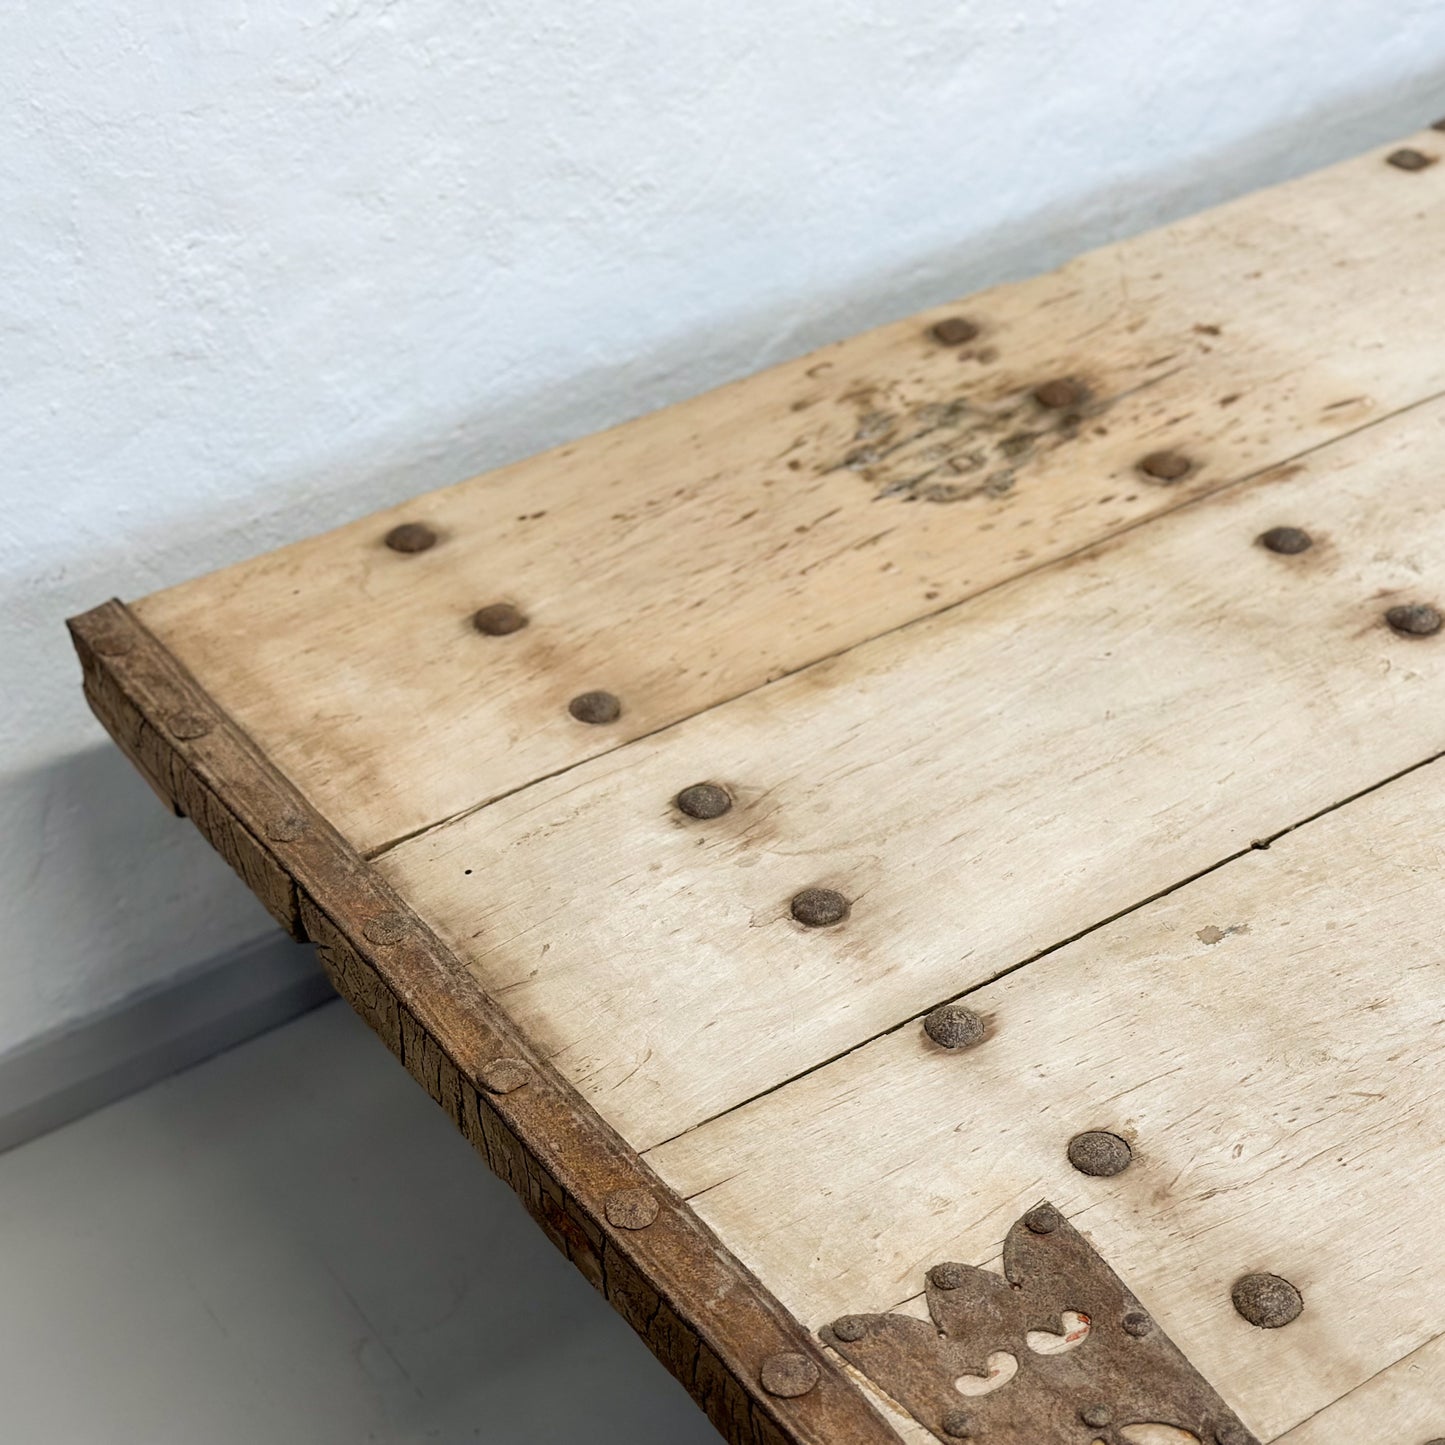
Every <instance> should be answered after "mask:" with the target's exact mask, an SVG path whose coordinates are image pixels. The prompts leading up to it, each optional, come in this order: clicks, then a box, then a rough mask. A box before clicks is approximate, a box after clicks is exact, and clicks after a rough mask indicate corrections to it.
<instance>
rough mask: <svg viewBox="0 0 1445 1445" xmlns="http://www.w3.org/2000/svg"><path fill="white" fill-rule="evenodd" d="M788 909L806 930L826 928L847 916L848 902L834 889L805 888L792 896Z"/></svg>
mask: <svg viewBox="0 0 1445 1445" xmlns="http://www.w3.org/2000/svg"><path fill="white" fill-rule="evenodd" d="M789 907H790V909H791V911H792V914H793V917H794V918H796V919H797V920H798V922H799V923H801V924H803V925H804V927H806V928H827V927H828V926H829V924H833V923H841V922H842V921H843V920H844V919H845V918H846V917H847V916H848V900H847V899H846V898H844V897H843V895H842V894H841V893H839V892H838V891H837V889H835V888H805V889H803V891H802V892H801V893H795V894H794V895H793V901H792V903H791V904H790V905H789Z"/></svg>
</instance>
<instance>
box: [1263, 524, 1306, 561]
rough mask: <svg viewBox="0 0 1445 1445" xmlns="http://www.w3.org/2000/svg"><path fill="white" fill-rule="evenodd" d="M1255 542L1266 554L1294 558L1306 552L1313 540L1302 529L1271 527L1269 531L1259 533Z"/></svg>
mask: <svg viewBox="0 0 1445 1445" xmlns="http://www.w3.org/2000/svg"><path fill="white" fill-rule="evenodd" d="M1257 540H1258V542H1259V545H1260V546H1261V547H1263V548H1264V549H1265V551H1267V552H1278V553H1280V555H1281V556H1284V557H1295V556H1298V555H1299V553H1301V552H1308V551H1309V549H1310V548H1311V547H1312V546H1314V540H1315V539H1314V538H1313V537H1311V536H1310V534H1309V533H1308V532H1306V531H1305V530H1304V528H1303V527H1271V528H1270V529H1269V531H1267V532H1261V533H1260V534H1259V537H1258V539H1257Z"/></svg>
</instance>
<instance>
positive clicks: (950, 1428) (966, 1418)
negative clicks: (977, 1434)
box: [940, 1410, 973, 1440]
mask: <svg viewBox="0 0 1445 1445" xmlns="http://www.w3.org/2000/svg"><path fill="white" fill-rule="evenodd" d="M940 1423H941V1427H942V1430H943V1433H944V1434H945V1435H947V1436H948V1437H949V1438H950V1439H952V1440H967V1439H968V1437H969V1436H970V1435H972V1434H973V1416H972V1415H970V1414H969V1413H968V1411H967V1410H950V1411H949V1412H948V1414H946V1415H945V1416H944V1417H943V1420H942V1421H941V1422H940Z"/></svg>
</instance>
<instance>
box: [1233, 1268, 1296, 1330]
mask: <svg viewBox="0 0 1445 1445" xmlns="http://www.w3.org/2000/svg"><path fill="white" fill-rule="evenodd" d="M1229 1297H1230V1299H1232V1300H1233V1301H1234V1307H1235V1309H1236V1310H1238V1311H1239V1313H1240V1315H1241V1317H1242V1318H1244V1319H1246V1320H1248V1321H1249V1323H1250V1324H1252V1325H1254V1326H1256V1327H1257V1328H1258V1329H1261V1330H1278V1329H1282V1328H1283V1327H1284V1326H1285V1325H1287V1324H1290V1323H1292V1322H1293V1321H1294V1320H1297V1319H1298V1318H1299V1317H1300V1312H1301V1311H1302V1310H1303V1309H1304V1307H1305V1302H1304V1298H1303V1297H1302V1296H1301V1294H1300V1292H1299V1291H1298V1290H1297V1289H1296V1288H1295V1287H1294V1286H1293V1285H1292V1284H1291V1283H1290V1282H1289V1281H1288V1280H1287V1279H1282V1278H1281V1277H1280V1276H1279V1275H1277V1274H1247V1275H1245V1276H1244V1277H1243V1278H1242V1279H1237V1280H1236V1281H1235V1282H1234V1288H1233V1289H1232V1290H1230V1292H1229Z"/></svg>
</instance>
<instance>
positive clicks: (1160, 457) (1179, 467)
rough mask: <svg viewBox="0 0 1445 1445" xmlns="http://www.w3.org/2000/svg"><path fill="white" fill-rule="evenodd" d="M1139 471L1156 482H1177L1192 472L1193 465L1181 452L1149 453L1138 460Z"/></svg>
mask: <svg viewBox="0 0 1445 1445" xmlns="http://www.w3.org/2000/svg"><path fill="white" fill-rule="evenodd" d="M1139 470H1140V471H1141V472H1143V473H1144V475H1145V476H1146V477H1153V478H1154V480H1155V481H1156V482H1177V481H1178V480H1179V479H1180V478H1181V477H1186V476H1188V475H1189V473H1190V472H1192V471H1193V470H1194V463H1193V462H1191V461H1190V460H1189V458H1188V457H1186V456H1185V455H1184V453H1183V452H1169V451H1163V452H1150V453H1149V455H1148V456H1147V457H1142V458H1140V461H1139Z"/></svg>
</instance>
